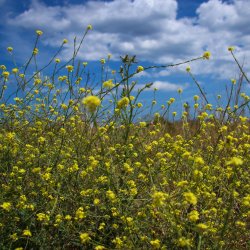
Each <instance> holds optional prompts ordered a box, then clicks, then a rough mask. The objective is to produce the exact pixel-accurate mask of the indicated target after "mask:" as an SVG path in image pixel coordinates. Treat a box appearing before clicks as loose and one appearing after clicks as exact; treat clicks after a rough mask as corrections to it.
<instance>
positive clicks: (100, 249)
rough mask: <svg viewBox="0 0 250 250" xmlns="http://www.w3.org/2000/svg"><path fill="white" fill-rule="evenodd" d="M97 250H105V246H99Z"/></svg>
mask: <svg viewBox="0 0 250 250" xmlns="http://www.w3.org/2000/svg"><path fill="white" fill-rule="evenodd" d="M95 250H105V247H104V246H101V245H98V246H96V247H95Z"/></svg>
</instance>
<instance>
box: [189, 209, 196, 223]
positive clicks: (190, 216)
mask: <svg viewBox="0 0 250 250" xmlns="http://www.w3.org/2000/svg"><path fill="white" fill-rule="evenodd" d="M188 219H189V220H190V221H197V220H199V212H198V211H196V210H193V211H191V212H190V213H189V214H188Z"/></svg>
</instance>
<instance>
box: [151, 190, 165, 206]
mask: <svg viewBox="0 0 250 250" xmlns="http://www.w3.org/2000/svg"><path fill="white" fill-rule="evenodd" d="M166 198H167V194H166V193H163V192H158V191H155V192H154V193H153V194H152V199H153V204H154V205H156V206H163V205H164V204H165V201H166Z"/></svg>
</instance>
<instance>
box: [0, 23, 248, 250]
mask: <svg viewBox="0 0 250 250" xmlns="http://www.w3.org/2000/svg"><path fill="white" fill-rule="evenodd" d="M91 29H92V26H91V25H89V26H88V27H87V29H86V32H85V33H84V35H83V38H82V40H81V41H80V43H79V46H76V44H75V49H74V53H73V56H72V58H71V59H70V60H69V61H68V62H67V63H66V64H64V65H62V66H60V65H61V62H60V59H58V58H57V55H58V54H59V53H60V51H61V49H62V48H63V46H64V44H65V43H66V42H67V40H64V41H63V43H62V46H61V47H60V48H59V50H58V52H57V53H56V54H55V55H54V56H53V57H52V59H51V60H50V62H49V63H48V64H47V65H45V66H44V67H42V68H41V69H39V68H38V66H37V64H36V60H37V54H38V52H39V51H38V49H37V43H38V41H39V39H40V36H41V35H42V31H39V30H38V31H36V33H37V39H36V42H35V46H34V49H33V52H32V55H31V57H30V58H29V60H28V61H27V62H26V63H25V64H24V66H23V67H19V68H18V67H15V68H13V69H12V70H11V71H8V70H7V68H6V67H5V66H4V65H1V66H0V67H1V78H0V93H1V96H0V98H1V103H0V119H1V120H0V121H1V126H0V181H1V185H0V248H1V249H18V250H20V249H95V250H102V249H182V248H183V249H249V247H250V242H249V239H250V230H249V228H250V175H249V166H250V157H249V155H250V154H249V153H250V152H249V149H250V135H249V128H250V127H249V119H248V117H247V114H248V112H249V106H248V105H249V100H250V98H249V96H247V95H246V94H245V93H242V92H241V89H242V85H243V84H244V82H245V81H246V82H248V83H249V80H248V78H247V76H246V74H245V73H244V71H243V69H242V67H241V66H240V64H239V63H238V61H237V59H236V57H235V55H234V52H233V48H232V47H230V48H229V49H228V50H229V52H230V53H231V54H232V55H233V59H234V60H235V62H236V63H237V64H238V65H239V69H240V72H241V76H242V77H241V78H240V79H239V81H236V80H234V79H233V80H232V84H231V89H229V90H228V94H229V95H228V100H227V103H226V105H225V106H224V107H223V106H222V105H220V104H219V100H220V98H221V97H220V96H218V106H217V107H213V106H212V104H210V103H209V102H208V100H207V97H206V94H205V93H204V92H203V90H202V89H201V88H200V85H199V83H198V82H197V80H196V79H195V77H194V76H193V74H192V73H191V68H190V67H189V66H187V73H188V74H190V76H191V77H192V79H193V80H194V81H195V83H196V84H197V87H198V91H199V95H195V96H194V103H193V104H192V105H193V106H192V111H193V112H192V113H193V115H191V109H190V107H189V106H188V105H187V104H184V107H183V108H184V109H183V110H184V111H183V113H182V115H181V117H180V119H177V116H176V112H175V111H173V112H170V107H172V106H171V105H172V104H173V103H174V102H175V99H174V98H170V99H169V100H168V102H167V105H166V107H163V108H164V109H162V110H161V112H157V113H155V114H154V115H153V116H151V117H149V118H148V119H147V120H146V119H145V120H138V115H139V114H140V112H142V110H143V109H144V107H143V105H142V103H140V102H139V101H140V98H139V97H140V95H141V93H142V92H143V91H144V90H145V89H146V88H149V87H151V85H152V83H149V84H146V85H145V86H144V87H143V88H141V89H138V90H137V91H135V90H136V86H137V85H136V84H137V83H136V82H135V81H133V77H134V76H135V75H136V74H139V73H140V72H141V71H145V70H150V69H151V68H164V67H174V66H176V67H177V66H178V65H180V64H184V63H189V62H190V61H199V60H202V59H209V57H210V53H209V52H205V53H204V54H203V56H201V57H198V58H194V59H192V60H189V61H186V62H183V63H177V64H173V65H163V66H152V67H148V68H146V67H143V66H138V65H137V62H136V58H135V57H130V56H125V57H122V58H121V60H122V65H121V67H120V69H119V72H115V71H112V72H108V71H106V70H105V69H106V66H107V65H108V61H109V59H110V55H109V56H108V58H107V60H105V59H101V62H100V63H101V65H102V77H103V79H102V84H101V85H100V84H99V85H98V86H93V84H91V80H90V79H91V77H90V75H89V73H88V70H87V67H88V65H87V63H86V62H83V63H81V62H78V61H77V60H76V56H77V53H78V51H79V49H80V46H81V44H82V42H83V39H84V38H85V36H86V34H87V33H88V32H89V31H90V30H91ZM8 51H9V53H10V54H11V55H12V56H13V55H14V51H13V49H12V48H11V47H9V48H8ZM197 63H198V62H197ZM51 66H52V67H53V68H52V70H51V72H52V73H51V76H50V77H43V76H42V72H43V71H44V70H45V69H47V68H48V67H51ZM30 67H31V68H32V67H35V73H34V74H32V75H30V73H27V72H28V69H29V68H30ZM107 67H108V66H107ZM65 72H66V74H65ZM178 92H179V94H180V95H181V92H182V90H178ZM132 94H134V95H132ZM155 104H156V101H155V100H153V102H152V107H153V106H154V105H155ZM143 112H145V110H144V111H143Z"/></svg>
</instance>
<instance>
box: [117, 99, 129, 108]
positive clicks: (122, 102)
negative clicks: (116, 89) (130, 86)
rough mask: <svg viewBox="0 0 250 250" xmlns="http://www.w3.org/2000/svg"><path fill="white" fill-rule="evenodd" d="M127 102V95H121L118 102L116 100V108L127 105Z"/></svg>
mask: <svg viewBox="0 0 250 250" xmlns="http://www.w3.org/2000/svg"><path fill="white" fill-rule="evenodd" d="M128 104H129V99H128V97H123V98H122V99H120V100H119V101H118V102H117V108H118V109H122V108H125V107H127V106H128Z"/></svg>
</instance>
